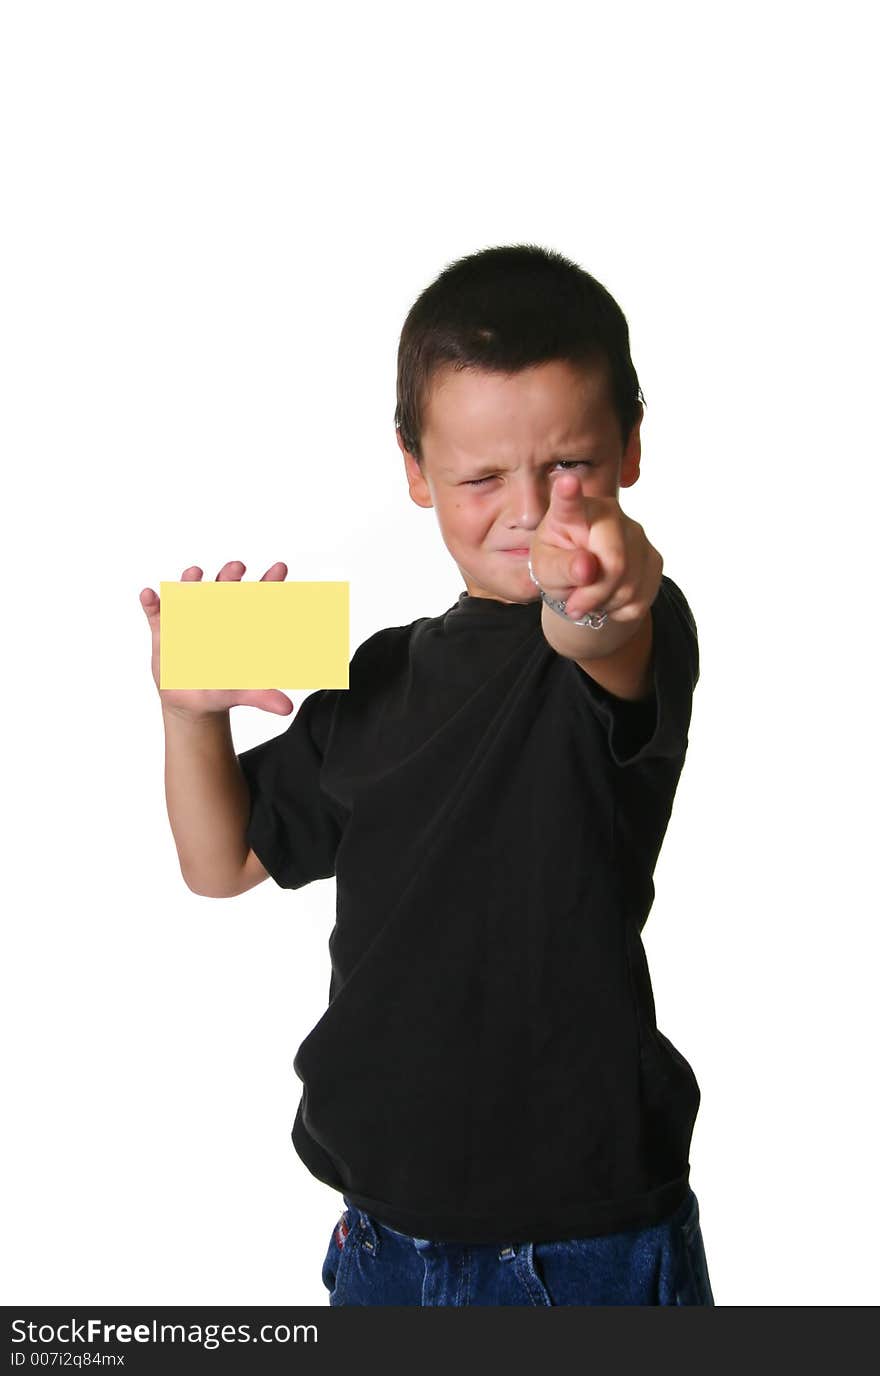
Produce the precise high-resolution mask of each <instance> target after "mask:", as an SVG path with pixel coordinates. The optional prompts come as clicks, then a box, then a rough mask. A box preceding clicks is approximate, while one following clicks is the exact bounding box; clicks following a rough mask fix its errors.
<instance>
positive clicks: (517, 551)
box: [498, 546, 529, 558]
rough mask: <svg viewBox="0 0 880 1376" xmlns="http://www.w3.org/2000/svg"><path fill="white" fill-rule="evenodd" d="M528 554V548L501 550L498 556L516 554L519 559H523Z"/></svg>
mask: <svg viewBox="0 0 880 1376" xmlns="http://www.w3.org/2000/svg"><path fill="white" fill-rule="evenodd" d="M528 552H529V551H528V546H526V547H525V548H524V549H501V550H499V551H498V553H499V554H518V555H519V557H520V558H524V557H525V555H527V554H528Z"/></svg>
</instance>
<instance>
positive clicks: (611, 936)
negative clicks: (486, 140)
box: [142, 245, 714, 1305]
mask: <svg viewBox="0 0 880 1376" xmlns="http://www.w3.org/2000/svg"><path fill="white" fill-rule="evenodd" d="M642 401H643V398H642V397H641V391H640V388H639V383H638V378H637V375H636V372H635V369H634V367H633V364H632V361H631V358H630V351H629V332H628V328H627V324H626V320H625V318H624V316H623V314H622V312H621V311H620V308H619V307H618V305H617V304H616V302H615V301H614V300H613V298H612V297H611V296H610V295H609V294H608V293H607V291H605V289H604V288H603V287H602V286H601V285H600V284H599V283H598V282H596V281H595V279H593V278H592V277H590V276H589V274H587V273H586V272H584V271H583V270H582V269H580V268H579V267H577V266H576V265H575V264H573V263H571V262H569V261H568V260H567V259H565V258H563V257H562V256H561V255H559V254H556V253H553V252H550V251H547V250H544V249H541V248H538V247H534V246H530V245H515V246H510V247H502V248H494V249H487V250H484V251H482V252H480V253H476V254H474V255H471V256H470V257H468V258H464V259H461V260H460V261H458V262H456V263H453V264H451V265H450V266H449V267H448V268H447V269H446V270H445V271H444V272H443V273H441V274H440V276H439V277H438V279H437V280H436V281H435V282H434V283H433V284H432V285H431V286H429V287H428V288H427V289H426V290H425V291H424V292H423V293H422V294H421V295H420V297H419V298H418V300H417V301H416V302H415V304H414V305H413V307H412V309H411V311H410V313H409V315H408V317H407V320H406V322H405V324H404V326H403V330H402V333H401V339H400V348H399V355H398V382H397V411H396V415H395V423H396V429H397V440H398V445H399V447H400V449H401V452H402V455H403V460H404V465H405V472H406V478H407V482H408V484H409V492H410V496H411V498H412V500H413V501H414V502H415V503H416V504H417V505H419V506H422V507H433V508H434V510H435V512H436V515H437V519H438V523H439V526H440V531H441V535H442V538H443V540H444V543H445V545H446V547H447V549H448V550H449V552H450V554H451V555H452V558H453V559H454V561H455V563H456V565H457V567H458V569H459V572H460V574H461V576H462V578H463V580H464V583H465V587H466V591H465V592H462V593H461V594H460V596H459V597H458V600H457V601H456V602H455V603H454V604H453V605H452V607H450V608H449V609H448V610H446V611H445V612H442V613H441V614H439V615H433V616H424V617H421V618H419V619H418V620H416V621H414V622H413V623H411V624H410V625H408V626H395V627H389V628H387V629H385V630H381V631H379V632H377V633H376V634H375V635H373V636H371V637H369V638H368V639H367V640H366V641H365V642H364V643H363V644H362V645H361V646H360V647H359V649H358V650H357V652H356V653H355V655H354V657H353V659H352V661H351V667H350V686H349V688H348V689H347V690H344V691H342V690H322V691H318V692H314V693H312V694H311V695H310V696H308V697H307V698H306V699H305V700H304V702H303V704H302V706H301V708H300V710H299V712H298V713H297V715H296V717H295V718H294V720H293V721H292V723H291V724H290V726H289V727H288V729H287V730H286V731H285V732H282V733H281V734H279V735H277V736H276V737H274V738H273V739H270V740H268V741H266V742H264V743H263V744H261V745H258V746H255V747H254V748H253V749H250V750H246V751H244V752H243V753H242V754H240V755H238V756H237V757H236V756H235V755H234V753H233V750H232V744H231V738H230V735H229V724H228V707H229V706H230V705H232V703H233V702H234V703H244V702H248V703H252V704H253V705H258V706H263V707H264V708H266V709H267V710H272V711H284V710H286V707H285V704H286V706H287V707H289V706H290V704H289V702H288V700H287V699H286V698H284V695H283V694H280V693H278V692H272V691H267V692H266V693H262V694H261V693H238V694H226V695H223V694H216V693H213V694H212V693H203V694H193V693H189V694H186V693H178V694H174V695H170V694H166V693H163V694H162V695H161V696H162V698H163V716H164V718H165V724H166V742H167V754H166V791H167V794H168V799H169V817H170V818H171V822H172V828H173V830H174V835H175V840H176V842H177V845H178V852H179V854H180V858H181V868H182V872H183V874H184V877H185V878H186V879H187V882H188V883H189V885H190V887H191V888H195V891H196V892H201V893H205V894H209V895H211V896H231V895H233V894H238V893H243V892H244V891H245V890H246V889H248V888H250V887H252V886H253V885H254V884H256V883H259V882H261V881H262V880H263V879H265V878H266V877H267V876H271V877H272V878H273V879H274V880H275V882H276V883H277V884H279V885H280V886H281V887H282V888H290V889H296V888H300V887H301V886H302V885H304V884H307V883H309V882H310V881H311V880H313V879H318V878H328V877H330V876H331V875H335V877H336V886H337V920H336V925H335V927H334V930H333V932H332V934H331V937H330V955H331V972H332V973H331V986H330V1000H329V1007H328V1009H327V1012H326V1013H325V1014H324V1016H323V1017H322V1018H321V1020H320V1021H319V1023H318V1024H317V1026H316V1027H314V1028H313V1029H312V1031H311V1032H310V1033H309V1034H308V1036H307V1037H306V1038H305V1040H304V1042H303V1043H302V1045H301V1046H300V1048H299V1050H298V1052H297V1055H296V1058H295V1060H294V1068H295V1070H296V1072H297V1074H298V1076H299V1077H300V1079H301V1080H302V1082H303V1093H302V1099H301V1102H300V1105H299V1108H298V1110H297V1114H296V1119H295V1122H294V1126H293V1132H292V1137H293V1142H294V1145H295V1147H296V1150H297V1152H298V1153H299V1155H300V1156H301V1158H302V1160H303V1161H304V1162H305V1164H306V1165H307V1166H308V1168H309V1169H310V1171H311V1172H312V1173H313V1174H314V1175H315V1176H316V1177H317V1178H318V1179H319V1180H322V1181H324V1182H325V1183H326V1184H328V1185H330V1186H332V1188H334V1189H336V1190H338V1191H339V1192H340V1193H342V1195H343V1199H344V1203H345V1206H346V1208H345V1212H344V1213H343V1215H342V1217H341V1219H340V1220H339V1222H338V1224H337V1226H336V1227H335V1228H334V1230H333V1234H332V1236H331V1239H330V1242H329V1246H328V1249H327V1255H326V1257H325V1260H324V1266H323V1273H322V1274H323V1279H324V1282H325V1285H326V1286H327V1288H328V1290H329V1292H330V1303H331V1305H341V1304H390V1305H395V1304H408V1305H409V1304H414V1305H435V1304H448V1305H468V1304H492V1305H497V1304H712V1303H714V1301H713V1298H712V1292H711V1287H710V1284H709V1276H708V1270H707V1266H706V1258H705V1252H704V1248H703V1243H702V1236H701V1232H700V1226H699V1211H698V1205H697V1200H696V1196H695V1194H694V1192H693V1190H692V1189H691V1187H690V1184H689V1148H690V1141H691V1135H692V1131H693V1126H694V1121H695V1118H696V1114H697V1109H698V1106H699V1100H700V1091H699V1087H698V1085H697V1082H696V1079H695V1077H694V1074H693V1071H692V1070H691V1068H690V1066H689V1065H688V1064H687V1062H686V1061H685V1060H684V1059H683V1057H682V1056H681V1055H680V1054H679V1053H678V1051H677V1050H676V1049H675V1048H674V1047H673V1046H672V1045H671V1044H670V1043H669V1041H667V1039H666V1038H665V1037H664V1036H663V1035H662V1033H660V1032H659V1031H658V1030H657V1027H656V1022H655V1014H654V1005H653V999H652V993H651V985H650V979H649V975H648V968H647V962H646V958H645V953H644V949H643V946H642V942H641V937H640V932H641V929H642V927H643V926H644V923H645V920H646V918H647V915H648V912H649V910H650V907H651V904H652V901H653V896H654V887H653V879H652V875H653V871H654V867H655V864H656V860H657V856H658V853H659V850H660V846H661V844H662V841H663V837H664V834H665V831H666V827H667V823H668V821H669V817H670V814H671V809H672V803H673V798H674V795H675V792H676V788H677V784H678V779H679V776H680V773H681V769H682V766H683V764H684V758H685V753H686V750H687V744H688V737H687V731H688V726H689V722H690V715H691V700H692V693H693V689H694V687H695V685H696V682H697V679H698V676H699V654H698V645H697V633H696V627H695V625H694V621H693V617H692V615H691V612H690V608H689V607H688V604H687V602H686V600H685V598H684V596H683V595H682V593H681V591H680V590H679V588H678V587H677V586H676V585H675V583H673V582H672V580H671V579H669V578H668V577H666V576H665V575H663V573H662V566H663V560H662V557H661V556H660V554H659V553H658V552H657V550H656V549H654V547H653V546H652V545H651V544H650V543H649V542H648V540H647V538H646V535H645V532H644V530H643V528H642V527H641V526H640V525H639V524H638V523H636V522H634V521H632V520H630V519H629V518H628V517H626V516H625V515H624V514H623V512H622V510H621V508H620V505H619V502H618V500H617V496H618V491H619V488H620V487H630V486H632V484H633V483H634V482H636V480H637V479H638V476H639V460H640V452H641V451H640V441H639V429H640V424H641V418H642ZM236 568H240V569H241V571H243V566H235V565H227V566H226V567H225V569H224V570H223V571H222V572H221V576H227V577H241V572H236V571H235V570H236ZM189 572H190V573H191V574H193V576H200V571H198V570H195V571H192V570H191V571H189ZM285 573H286V569H285V566H284V565H276V566H274V568H273V569H272V570H269V572H268V573H267V574H266V577H267V578H268V577H281V578H283V577H284V576H285ZM185 576H186V575H185ZM142 596H143V595H142ZM145 609H146V604H145ZM147 614H148V617H151V618H152V619H153V620H154V621H155V625H154V652H155V650H156V647H157V645H158V604H156V606H155V607H154V608H153V609H152V611H151V610H150V609H147ZM157 683H158V679H157ZM218 723H219V724H218ZM236 760H237V763H236Z"/></svg>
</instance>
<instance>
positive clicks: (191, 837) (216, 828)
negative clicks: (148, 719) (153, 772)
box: [162, 708, 250, 897]
mask: <svg viewBox="0 0 880 1376" xmlns="http://www.w3.org/2000/svg"><path fill="white" fill-rule="evenodd" d="M162 721H163V724H164V727H165V802H166V806H167V809H168V820H169V822H170V823H171V831H172V833H173V835H174V843H175V845H176V846H177V855H178V859H179V860H180V871H181V874H182V875H183V878H184V880H185V882H186V884H187V887H188V888H190V889H192V891H193V892H194V893H199V894H203V895H204V896H205V897H214V896H220V895H222V894H223V893H226V892H228V891H229V889H230V888H232V887H234V883H235V880H236V878H237V877H238V875H239V874H240V872H241V869H242V866H243V865H244V862H245V859H246V857H247V852H248V847H247V843H246V840H245V833H246V830H247V823H248V817H249V815H250V794H249V792H248V786H247V783H246V781H245V778H244V775H243V774H242V771H241V766H240V765H239V763H238V760H237V758H236V754H235V748H234V746H233V742H232V731H231V727H230V723H229V713H228V712H215V713H212V714H211V715H210V716H208V717H206V718H204V719H202V720H198V721H196V720H192V719H189V718H184V717H180V716H177V715H175V714H174V713H173V712H172V711H169V710H166V709H164V708H163V711H162Z"/></svg>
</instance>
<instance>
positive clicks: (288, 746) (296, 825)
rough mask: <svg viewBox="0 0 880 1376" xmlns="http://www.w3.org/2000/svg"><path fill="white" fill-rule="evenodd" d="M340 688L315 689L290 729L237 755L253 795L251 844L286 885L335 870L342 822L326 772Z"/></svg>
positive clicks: (298, 885)
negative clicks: (327, 788)
mask: <svg viewBox="0 0 880 1376" xmlns="http://www.w3.org/2000/svg"><path fill="white" fill-rule="evenodd" d="M338 691H339V690H335V689H321V690H319V691H318V692H315V693H311V694H310V695H309V696H308V697H307V698H306V699H305V700H304V701H303V703H302V705H301V706H300V707H299V709H298V711H297V712H296V715H295V716H294V718H293V721H292V722H291V723H290V725H289V726H288V728H287V730H286V731H282V732H281V733H280V734H279V735H277V736H273V737H272V738H271V739H270V740H268V741H263V742H262V744H260V745H255V746H253V747H252V748H251V749H250V750H245V751H243V752H242V753H241V754H240V755H238V756H237V758H238V763H239V764H240V765H241V769H242V773H243V774H244V777H245V780H246V782H247V786H248V790H249V792H250V797H251V810H250V818H249V821H248V827H247V833H246V839H247V843H248V845H249V846H250V847H251V849H252V850H253V851H254V853H255V854H256V856H257V858H258V859H259V860H260V861H261V863H262V864H263V866H264V867H265V869H266V870H268V872H269V874H270V875H271V877H272V878H273V879H274V880H275V882H276V884H278V885H280V887H281V888H283V889H299V888H301V887H302V886H303V885H304V884H310V883H311V882H312V880H313V879H329V878H330V877H331V875H332V874H333V873H334V872H335V867H336V850H337V847H338V845H339V841H340V838H341V834H342V822H341V817H340V814H339V811H338V809H337V808H336V807H334V804H333V801H332V799H330V798H329V797H328V796H327V794H326V793H324V792H323V791H322V788H321V770H322V765H323V762H324V754H325V750H326V747H327V739H328V735H329V730H330V725H331V722H332V716H333V709H334V706H335V702H336V698H337V696H338Z"/></svg>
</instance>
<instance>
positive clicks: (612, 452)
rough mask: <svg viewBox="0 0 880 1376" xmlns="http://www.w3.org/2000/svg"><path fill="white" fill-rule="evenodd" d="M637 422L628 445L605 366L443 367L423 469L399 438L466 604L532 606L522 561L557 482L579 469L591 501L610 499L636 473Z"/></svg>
mask: <svg viewBox="0 0 880 1376" xmlns="http://www.w3.org/2000/svg"><path fill="white" fill-rule="evenodd" d="M640 425H641V417H640V418H639V421H638V423H637V424H636V425H635V427H634V428H633V432H632V435H631V436H630V439H629V442H628V444H627V446H626V449H625V450H624V449H623V445H622V441H621V435H620V427H619V424H618V420H617V416H616V415H615V413H614V410H613V408H612V406H611V403H610V399H609V396H608V393H607V384H606V378H605V370H604V368H602V367H599V366H596V367H591V368H575V367H574V366H573V365H572V364H569V363H565V362H558V361H557V362H553V363H542V364H540V365H538V366H537V367H533V368H526V369H524V370H523V371H522V372H519V373H514V374H512V375H507V374H502V373H489V372H482V371H477V370H472V371H471V370H466V371H462V372H456V371H455V369H454V368H453V367H452V366H449V367H445V368H443V369H442V370H441V371H440V372H439V373H438V374H437V375H436V376H435V377H434V379H433V382H432V386H431V391H430V396H429V399H428V403H427V406H426V407H425V416H424V424H423V429H422V456H423V462H422V466H421V468H420V467H419V465H418V463H417V462H416V460H415V459H414V458H413V456H412V455H411V454H410V453H408V452H407V450H406V449H405V448H404V445H403V441H402V439H401V436H400V432H399V431H397V432H396V433H397V442H398V444H399V445H400V448H401V450H402V452H403V457H404V463H405V465H406V476H407V482H408V483H409V492H410V496H411V497H412V499H413V501H414V502H415V503H416V504H417V506H423V507H430V506H432V507H433V508H434V510H435V511H436V513H437V520H438V522H439V525H440V533H441V535H442V537H443V541H444V544H445V545H446V548H447V549H448V550H449V553H450V554H451V555H452V557H453V559H454V560H455V562H456V564H457V565H458V568H459V571H460V573H461V576H462V578H463V579H464V582H465V586H466V588H467V591H468V593H469V594H470V595H471V597H488V598H493V599H495V600H496V601H499V602H534V601H536V600H537V599H538V598H539V597H540V593H539V591H538V589H537V588H536V587H535V585H534V583H533V582H532V580H531V578H530V577H529V570H528V563H527V560H528V555H529V550H530V545H531V540H532V535H533V534H534V532H535V530H536V529H537V527H538V526H539V524H540V523H541V520H542V519H543V516H544V513H545V512H546V510H547V507H548V504H549V501H550V489H551V484H552V482H553V479H554V477H555V475H556V474H557V473H565V472H571V473H576V474H577V475H578V476H579V477H580V479H581V490H582V492H583V493H584V495H585V496H587V497H590V496H593V497H617V496H618V492H619V488H620V487H631V486H632V484H633V483H634V482H636V481H637V479H638V476H639V459H640V457H641V444H640V440H639V427H640ZM477 479H483V481H481V482H478V481H476V480H477Z"/></svg>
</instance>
